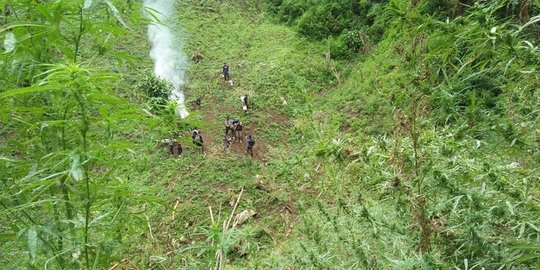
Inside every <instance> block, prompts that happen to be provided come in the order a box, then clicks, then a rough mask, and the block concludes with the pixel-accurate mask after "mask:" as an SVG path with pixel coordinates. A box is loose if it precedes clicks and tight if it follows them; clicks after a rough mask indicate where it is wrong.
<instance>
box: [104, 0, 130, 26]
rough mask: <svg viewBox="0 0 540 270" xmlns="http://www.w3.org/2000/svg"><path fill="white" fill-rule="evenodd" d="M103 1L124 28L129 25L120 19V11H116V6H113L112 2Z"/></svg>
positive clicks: (108, 0)
mask: <svg viewBox="0 0 540 270" xmlns="http://www.w3.org/2000/svg"><path fill="white" fill-rule="evenodd" d="M103 2H105V3H106V4H107V5H108V6H109V8H110V9H111V11H112V12H113V14H114V17H116V19H117V20H118V21H119V22H120V23H121V24H122V25H123V26H124V27H125V28H128V29H129V27H128V26H127V25H126V24H125V23H124V21H123V20H122V17H121V16H120V12H118V9H116V7H115V6H114V4H113V3H112V2H111V1H110V0H103Z"/></svg>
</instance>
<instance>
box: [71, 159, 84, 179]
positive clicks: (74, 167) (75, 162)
mask: <svg viewBox="0 0 540 270" xmlns="http://www.w3.org/2000/svg"><path fill="white" fill-rule="evenodd" d="M69 173H70V175H71V177H73V179H74V180H75V181H79V180H81V179H82V177H83V172H82V169H81V157H80V156H79V155H78V154H74V155H72V156H71V169H70V171H69Z"/></svg>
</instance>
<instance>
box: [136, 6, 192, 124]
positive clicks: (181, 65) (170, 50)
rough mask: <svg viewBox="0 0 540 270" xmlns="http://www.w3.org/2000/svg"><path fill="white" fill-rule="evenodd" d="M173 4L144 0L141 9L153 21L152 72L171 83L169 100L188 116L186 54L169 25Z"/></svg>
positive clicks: (177, 110) (172, 15) (150, 38)
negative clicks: (184, 91)
mask: <svg viewBox="0 0 540 270" xmlns="http://www.w3.org/2000/svg"><path fill="white" fill-rule="evenodd" d="M174 3H175V1H174V0H144V8H145V12H147V16H148V17H149V18H150V19H151V20H152V23H151V24H150V25H149V26H148V39H149V40H150V43H151V45H152V48H151V49H150V57H152V59H153V60H154V74H155V75H156V76H157V77H159V78H162V79H164V80H166V81H169V82H170V83H171V84H172V85H173V87H174V89H172V91H171V95H170V97H169V99H171V100H173V101H175V102H176V104H177V107H176V112H177V113H178V115H180V117H182V118H184V117H186V116H188V112H187V109H186V105H185V104H184V93H183V87H184V76H185V70H186V65H187V57H186V55H185V54H184V53H183V52H182V44H181V42H180V40H178V39H176V38H175V36H174V33H173V32H172V31H171V29H170V28H169V27H168V26H169V25H172V20H173V19H174V11H175V6H174ZM149 13H151V14H149ZM156 19H157V20H156Z"/></svg>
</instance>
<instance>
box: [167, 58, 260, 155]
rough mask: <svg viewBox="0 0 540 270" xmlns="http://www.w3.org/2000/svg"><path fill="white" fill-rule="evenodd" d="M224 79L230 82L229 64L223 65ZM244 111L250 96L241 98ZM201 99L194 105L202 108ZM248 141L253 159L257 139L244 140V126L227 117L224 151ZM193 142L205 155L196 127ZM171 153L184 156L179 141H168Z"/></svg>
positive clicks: (249, 136)
mask: <svg viewBox="0 0 540 270" xmlns="http://www.w3.org/2000/svg"><path fill="white" fill-rule="evenodd" d="M223 78H224V79H225V81H226V82H230V75H229V66H228V65H227V63H224V64H223ZM240 98H241V100H242V110H243V111H244V112H247V110H248V108H249V103H248V96H247V95H245V96H241V97H240ZM200 104H201V98H200V97H199V98H197V99H196V100H195V101H194V105H196V106H200ZM244 139H245V140H246V146H247V149H246V151H245V153H246V154H248V155H250V156H251V157H253V147H254V146H255V139H254V138H253V136H252V135H248V136H246V137H245V138H244V124H243V123H242V122H241V121H240V120H238V119H237V118H233V119H231V118H230V117H229V116H227V119H226V120H225V136H224V137H223V150H224V151H227V150H228V149H229V148H230V146H231V144H232V143H233V142H240V141H243V140H244ZM191 141H192V142H193V144H194V145H195V146H196V147H197V152H199V153H204V141H203V137H202V134H201V132H200V131H199V129H198V128H197V127H194V128H193V130H192V131H191ZM168 146H169V151H170V153H171V155H173V156H179V155H181V154H182V151H183V149H182V145H181V144H180V143H179V142H178V140H177V139H174V140H169V141H168Z"/></svg>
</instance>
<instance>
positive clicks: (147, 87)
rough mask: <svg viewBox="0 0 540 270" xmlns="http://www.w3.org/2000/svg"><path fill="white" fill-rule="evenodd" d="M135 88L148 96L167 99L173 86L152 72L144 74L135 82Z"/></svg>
mask: <svg viewBox="0 0 540 270" xmlns="http://www.w3.org/2000/svg"><path fill="white" fill-rule="evenodd" d="M137 88H138V89H139V90H140V91H142V92H144V93H145V94H146V95H147V96H148V97H150V98H161V99H168V98H169V95H170V94H171V89H172V88H173V86H172V85H171V84H170V83H169V82H167V81H165V80H163V79H161V78H158V77H156V76H155V75H153V74H152V75H146V76H144V77H143V78H142V79H141V80H140V81H139V83H138V84H137Z"/></svg>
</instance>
